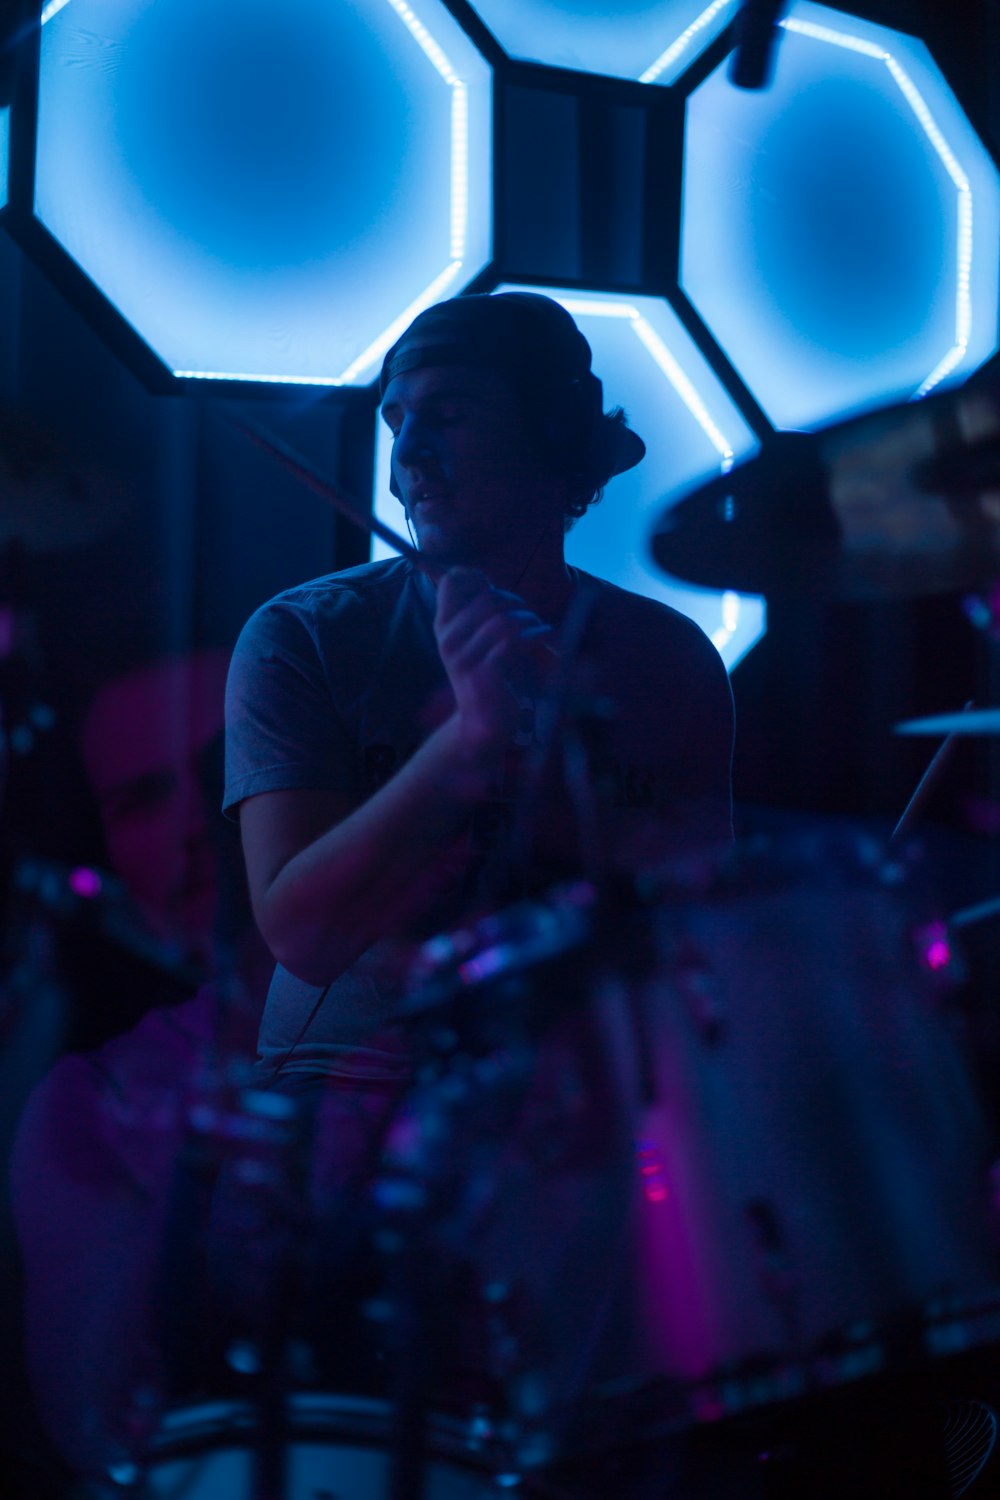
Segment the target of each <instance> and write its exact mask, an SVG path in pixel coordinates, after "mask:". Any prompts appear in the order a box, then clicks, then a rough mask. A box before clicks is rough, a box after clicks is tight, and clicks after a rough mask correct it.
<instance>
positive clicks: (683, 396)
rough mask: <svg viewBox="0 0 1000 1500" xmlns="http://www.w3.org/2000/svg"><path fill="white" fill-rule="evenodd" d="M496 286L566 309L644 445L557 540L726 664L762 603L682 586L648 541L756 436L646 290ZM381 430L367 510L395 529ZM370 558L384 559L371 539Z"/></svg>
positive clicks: (760, 624)
mask: <svg viewBox="0 0 1000 1500" xmlns="http://www.w3.org/2000/svg"><path fill="white" fill-rule="evenodd" d="M496 290H497V291H535V292H544V293H545V295H547V296H550V297H553V298H554V299H555V300H556V301H557V302H561V303H562V305H563V306H564V307H565V308H566V309H567V310H568V311H569V312H571V313H572V314H573V317H574V318H575V319H576V321H577V323H578V324H579V326H580V328H581V329H582V331H583V333H584V334H585V335H586V337H587V339H588V340H589V342H590V345H591V348H592V349H593V352H594V370H595V372H596V373H597V374H598V375H599V376H600V378H601V380H602V381H603V383H604V404H605V408H606V409H610V408H611V407H613V406H617V405H620V406H623V407H624V408H625V410H626V412H627V413H628V417H629V422H630V425H631V426H633V427H634V428H635V430H636V431H637V432H638V433H639V434H640V435H641V436H642V438H643V439H644V440H645V442H646V449H647V451H646V457H645V458H644V459H643V461H642V463H641V464H639V465H638V467H637V468H635V469H632V470H630V471H629V472H628V473H627V474H619V475H618V476H617V477H616V478H615V479H613V480H612V481H611V483H610V484H609V485H608V487H607V491H606V493H605V495H604V498H603V499H602V500H601V501H600V503H599V504H598V505H596V506H593V507H592V508H591V509H590V510H589V511H588V512H587V514H586V515H585V516H584V517H583V518H582V520H580V521H578V522H577V524H576V525H575V526H574V527H573V529H572V531H571V532H570V533H569V535H568V537H567V538H566V556H567V559H568V560H569V562H570V563H571V564H573V565H574V566H576V567H580V568H583V569H585V570H586V571H587V572H589V573H594V574H596V575H597V576H598V577H600V578H605V579H607V580H608V581H609V582H611V583H616V584H619V585H620V586H621V587H622V588H627V589H631V590H632V591H633V592H634V593H639V594H645V595H647V596H648V597H649V598H652V599H660V600H662V601H664V602H665V603H667V604H671V605H673V607H674V608H675V609H679V610H681V611H682V613H684V614H686V615H689V616H690V617H691V618H692V619H693V620H695V621H696V622H697V623H698V624H699V625H700V626H701V627H702V629H703V630H704V631H705V632H706V633H707V634H708V635H709V636H710V637H711V638H712V640H713V642H714V643H715V645H716V646H717V647H718V649H719V651H720V653H721V655H722V658H723V660H724V661H725V663H726V665H727V666H728V667H730V668H731V667H733V666H735V664H736V662H737V661H739V659H740V658H741V657H742V656H744V655H745V654H746V653H747V652H748V651H749V650H750V649H751V647H752V646H754V645H755V644H756V642H757V641H758V640H760V638H761V637H762V635H763V634H764V630H765V611H764V603H763V600H761V599H759V598H757V597H756V596H753V595H740V594H735V593H731V592H726V593H720V592H717V591H714V590H708V589H698V588H693V587H691V588H689V587H685V586H684V585H683V584H681V583H679V582H678V581H677V580H675V579H672V578H668V577H667V576H666V575H665V574H663V573H661V572H660V571H658V569H657V568H656V566H655V564H654V563H653V561H652V558H651V556H650V552H649V542H648V538H649V535H650V533H651V531H652V529H653V526H654V523H655V522H656V521H657V520H658V518H659V517H660V515H661V514H662V512H663V509H664V507H665V506H667V505H669V504H670V501H671V500H672V499H676V498H678V497H679V496H680V495H681V494H683V493H685V492H686V491H687V490H689V489H690V488H691V486H692V485H695V484H697V483H698V482H699V481H700V480H702V479H707V478H709V477H711V476H712V475H714V474H718V473H720V472H724V471H726V470H727V469H729V468H731V467H732V465H733V464H734V463H735V462H738V461H739V460H741V459H743V458H749V457H751V456H752V454H753V453H754V452H755V451H756V448H757V440H756V437H755V435H754V433H753V431H752V430H751V428H750V427H749V426H748V424H747V422H746V421H745V420H744V418H743V416H742V415H741V414H740V412H739V411H738V409H737V408H736V406H735V405H734V404H733V402H732V400H731V398H730V397H729V395H728V394H727V392H726V391H725V389H724V388H723V386H722V385H721V384H720V382H719V380H718V377H717V376H716V375H715V374H714V372H713V371H712V369H711V367H710V366H709V364H708V362H707V361H706V359H705V357H704V355H702V354H701V352H700V351H699V349H698V348H697V346H696V345H695V343H694V341H693V340H692V338H691V336H690V334H689V333H688V332H687V331H686V329H685V328H684V326H683V324H682V323H681V321H680V319H679V318H678V317H677V315H676V313H675V312H674V311H673V310H672V308H670V307H669V306H668V305H667V303H665V302H663V301H661V300H660V299H659V298H656V297H629V296H625V295H622V294H619V293H611V292H593V291H579V290H573V289H571V288H568V287H548V286H538V285H535V286H531V287H528V286H523V285H519V286H512V285H504V286H501V287H498V288H496ZM391 448H392V441H391V436H390V434H389V432H388V429H387V428H386V426H385V424H384V423H382V422H380V423H379V433H378V438H377V452H376V462H375V495H374V508H375V513H376V515H377V516H379V518H380V519H381V520H384V521H385V522H386V523H387V524H388V525H390V526H392V527H393V528H394V529H396V530H399V529H400V528H401V527H402V526H404V525H405V521H404V518H403V511H402V507H401V506H400V504H399V502H398V501H397V500H395V499H394V498H393V496H392V495H391V494H390V493H389V457H390V453H391ZM372 555H373V557H375V558H378V557H387V556H390V555H391V553H390V550H389V549H388V548H387V547H385V546H384V544H383V543H380V542H377V543H376V544H375V547H374V549H373V553H372Z"/></svg>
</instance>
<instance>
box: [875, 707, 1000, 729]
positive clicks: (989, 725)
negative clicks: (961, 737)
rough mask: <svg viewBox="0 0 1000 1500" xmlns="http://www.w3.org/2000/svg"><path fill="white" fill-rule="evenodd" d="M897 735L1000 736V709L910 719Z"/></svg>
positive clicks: (983, 709) (967, 710) (900, 727)
mask: <svg viewBox="0 0 1000 1500" xmlns="http://www.w3.org/2000/svg"><path fill="white" fill-rule="evenodd" d="M896 733H897V734H1000V708H970V709H966V710H964V711H962V712H959V713H957V714H936V715H935V716H934V717H933V718H930V719H908V720H906V722H905V723H903V724H897V725H896Z"/></svg>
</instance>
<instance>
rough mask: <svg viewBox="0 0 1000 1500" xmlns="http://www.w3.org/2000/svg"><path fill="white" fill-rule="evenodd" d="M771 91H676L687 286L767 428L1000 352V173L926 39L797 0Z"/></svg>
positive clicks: (922, 382)
mask: <svg viewBox="0 0 1000 1500" xmlns="http://www.w3.org/2000/svg"><path fill="white" fill-rule="evenodd" d="M783 25H784V34H783V36H782V38H781V42H780V45H779V47H778V54H777V65H776V68H775V72H774V81H773V84H772V86H771V88H770V89H768V90H766V91H764V92H759V93H748V92H745V91H743V90H740V89H736V88H734V87H733V86H732V84H731V83H730V82H729V80H728V77H727V69H728V62H727V63H723V64H721V65H720V66H719V67H718V68H717V69H715V71H714V72H713V73H712V74H711V75H710V76H709V77H708V78H707V79H706V80H705V82H704V83H703V84H702V85H701V86H700V87H699V88H697V89H696V90H695V91H694V93H693V94H692V96H691V98H690V100H689V101H688V117H687V129H686V138H685V160H684V199H683V214H684V217H683V225H682V234H681V283H682V286H683V288H684V291H685V292H686V293H687V295H688V297H689V298H690V299H691V301H692V302H693V303H694V305H695V306H696V307H697V308H698V311H699V312H700V313H701V316H702V317H703V318H704V320H705V322H706V323H707V324H708V325H709V327H710V328H711V330H712V332H713V334H714V335H715V337H716V338H717V339H718V341H719V343H720V344H721V345H722V347H723V349H724V350H725V352H726V354H727V355H728V356H729V358H730V359H731V360H732V362H733V364H734V365H735V366H736V368H737V369H738V370H739V371H740V373H741V375H742V376H743V379H744V380H745V381H746V382H747V384H748V385H749V386H750V388H751V389H752V391H753V393H754V395H755V396H756V398H757V400H758V401H759V402H760V404H761V406H762V407H763V408H764V409H765V411H766V412H767V413H768V415H769V416H770V418H771V420H772V421H773V422H774V423H775V425H776V426H778V427H784V428H799V427H812V426H815V425H817V424H819V423H824V422H827V421H832V420H833V419H834V418H835V417H837V416H840V415H843V414H845V413H847V412H850V411H852V410H855V409H857V408H861V407H864V406H868V405H871V404H872V403H876V402H886V401H891V400H896V399H902V398H906V397H912V396H920V395H925V394H927V392H929V391H931V390H933V389H934V388H935V387H936V386H938V385H940V384H941V383H942V382H943V381H947V380H949V379H951V380H955V379H959V378H964V377H965V376H967V375H968V374H970V373H971V372H972V370H974V369H975V368H976V367H977V366H978V365H979V364H981V363H982V362H983V361H984V360H985V359H988V358H989V357H990V355H991V354H992V353H993V352H994V350H995V349H996V348H997V315H998V264H1000V257H998V245H1000V175H998V173H997V169H996V166H995V165H994V163H993V162H992V160H991V158H990V157H989V155H988V154H987V152H986V150H985V148H984V146H983V144H982V142H981V141H980V140H979V137H978V136H977V135H976V133H975V131H974V130H973V128H972V125H971V124H970V122H969V120H968V118H967V117H966V115H965V113H964V111H963V110H962V108H961V106H960V105H959V103H958V101H957V99H956V98H955V96H954V94H953V93H952V91H951V89H950V88H949V87H948V84H947V83H946V82H945V79H944V78H943V76H942V75H941V73H940V72H939V71H938V69H937V67H936V66H935V64H934V62H933V61H932V59H931V56H930V53H929V52H928V51H927V48H926V47H925V46H924V45H923V44H922V43H921V42H918V41H915V40H914V39H913V38H912V37H908V36H904V35H902V34H901V33H900V32H895V31H890V30H888V29H886V28H885V27H882V26H876V25H873V24H871V23H868V22H865V21H861V20H858V19H857V18H856V17H854V16H847V15H843V14H841V13H839V12H837V11H834V10H831V9H829V8H827V7H825V6H821V5H815V4H812V3H809V0H800V3H797V4H795V5H793V7H792V10H791V12H790V13H789V15H788V16H787V17H786V19H785V21H784V23H783Z"/></svg>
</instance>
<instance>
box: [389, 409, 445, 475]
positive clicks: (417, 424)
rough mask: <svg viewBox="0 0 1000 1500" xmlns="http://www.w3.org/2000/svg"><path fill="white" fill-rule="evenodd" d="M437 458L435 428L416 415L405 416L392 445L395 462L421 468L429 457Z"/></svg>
mask: <svg viewBox="0 0 1000 1500" xmlns="http://www.w3.org/2000/svg"><path fill="white" fill-rule="evenodd" d="M436 458H437V443H436V440H435V435H434V432H433V430H432V429H431V428H430V427H428V426H427V424H426V423H425V422H422V421H421V420H420V418H419V417H417V416H415V415H408V416H406V417H404V418H403V425H402V427H400V429H399V432H398V433H397V435H396V441H395V442H394V443H393V445H392V460H393V463H394V464H397V465H402V467H403V468H406V469H414V468H419V467H420V465H421V464H424V463H426V462H427V460H428V459H431V460H434V459H436Z"/></svg>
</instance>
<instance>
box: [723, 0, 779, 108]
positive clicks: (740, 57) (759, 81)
mask: <svg viewBox="0 0 1000 1500" xmlns="http://www.w3.org/2000/svg"><path fill="white" fill-rule="evenodd" d="M786 5H787V0H743V4H742V6H741V7H740V10H739V13H738V15H737V17H736V22H735V26H736V50H735V51H734V52H733V56H732V60H731V62H730V64H729V81H730V83H732V84H735V86H736V87H737V88H738V89H765V88H768V87H769V85H770V83H771V78H772V76H773V73H774V59H775V53H776V51H777V46H778V22H779V21H780V20H781V17H782V16H783V15H784V13H785V8H786Z"/></svg>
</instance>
